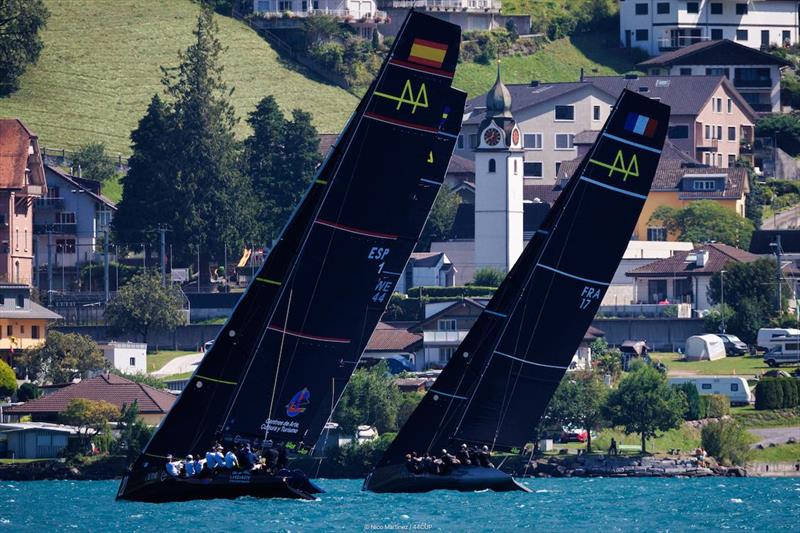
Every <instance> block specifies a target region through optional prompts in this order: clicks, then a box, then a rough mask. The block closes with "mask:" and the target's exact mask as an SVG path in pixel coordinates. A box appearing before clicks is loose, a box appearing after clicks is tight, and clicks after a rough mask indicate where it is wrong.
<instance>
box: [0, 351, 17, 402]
mask: <svg viewBox="0 0 800 533" xmlns="http://www.w3.org/2000/svg"><path fill="white" fill-rule="evenodd" d="M15 392H17V376H16V374H14V371H13V370H12V369H11V367H10V366H8V364H7V363H6V362H5V361H3V360H2V359H0V398H5V397H6V396H12V395H13V394H14V393H15Z"/></svg>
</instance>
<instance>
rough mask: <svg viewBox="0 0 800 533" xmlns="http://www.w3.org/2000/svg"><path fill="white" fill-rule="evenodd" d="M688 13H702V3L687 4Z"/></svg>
mask: <svg viewBox="0 0 800 533" xmlns="http://www.w3.org/2000/svg"><path fill="white" fill-rule="evenodd" d="M686 12H687V13H700V2H686Z"/></svg>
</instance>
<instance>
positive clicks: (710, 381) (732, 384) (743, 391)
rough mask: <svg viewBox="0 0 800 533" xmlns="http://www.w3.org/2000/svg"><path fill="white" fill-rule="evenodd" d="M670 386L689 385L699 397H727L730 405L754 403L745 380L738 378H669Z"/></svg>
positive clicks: (754, 398)
mask: <svg viewBox="0 0 800 533" xmlns="http://www.w3.org/2000/svg"><path fill="white" fill-rule="evenodd" d="M668 382H669V384H670V385H682V384H684V383H691V384H692V385H694V386H695V387H697V392H699V393H700V395H706V394H720V395H722V396H727V397H728V399H729V400H730V401H731V405H747V404H750V403H753V402H755V401H756V397H755V395H754V394H753V393H752V392H750V386H749V385H748V384H747V380H746V379H745V378H743V377H740V376H690V377H674V378H669V379H668Z"/></svg>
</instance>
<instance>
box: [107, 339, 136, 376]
mask: <svg viewBox="0 0 800 533" xmlns="http://www.w3.org/2000/svg"><path fill="white" fill-rule="evenodd" d="M100 349H101V350H103V357H105V359H106V361H107V362H108V364H109V366H111V367H112V368H116V369H117V370H119V371H120V372H124V373H126V374H146V373H147V344H144V343H140V342H116V341H113V342H109V343H108V344H101V345H100Z"/></svg>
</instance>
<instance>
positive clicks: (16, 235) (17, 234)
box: [14, 229, 19, 250]
mask: <svg viewBox="0 0 800 533" xmlns="http://www.w3.org/2000/svg"><path fill="white" fill-rule="evenodd" d="M14 237H15V238H14V249H15V250H19V229H17V230H15V231H14Z"/></svg>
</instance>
